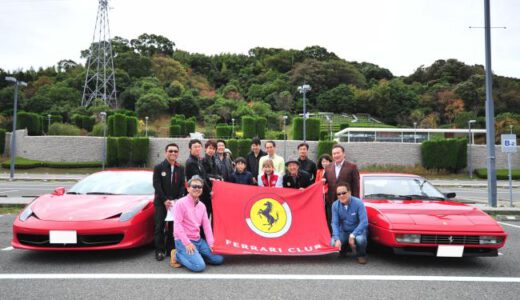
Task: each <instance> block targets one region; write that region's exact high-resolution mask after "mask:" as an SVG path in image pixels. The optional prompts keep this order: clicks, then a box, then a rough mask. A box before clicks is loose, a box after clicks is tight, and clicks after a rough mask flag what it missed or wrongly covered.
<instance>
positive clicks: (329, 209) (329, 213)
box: [325, 202, 332, 234]
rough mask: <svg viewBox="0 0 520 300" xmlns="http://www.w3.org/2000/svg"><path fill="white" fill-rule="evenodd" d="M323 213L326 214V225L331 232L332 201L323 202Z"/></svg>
mask: <svg viewBox="0 0 520 300" xmlns="http://www.w3.org/2000/svg"><path fill="white" fill-rule="evenodd" d="M325 215H326V216H327V226H328V227H329V232H330V234H332V225H331V223H332V203H328V202H325Z"/></svg>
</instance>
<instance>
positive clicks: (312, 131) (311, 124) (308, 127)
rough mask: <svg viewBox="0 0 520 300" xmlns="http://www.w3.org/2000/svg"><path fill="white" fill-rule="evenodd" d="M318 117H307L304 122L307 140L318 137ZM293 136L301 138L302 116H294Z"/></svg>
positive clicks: (314, 139)
mask: <svg viewBox="0 0 520 300" xmlns="http://www.w3.org/2000/svg"><path fill="white" fill-rule="evenodd" d="M320 123H321V121H320V119H318V118H308V119H307V122H306V123H305V132H306V133H307V136H306V138H307V140H308V141H317V140H319V137H320ZM293 138H294V139H295V140H303V118H300V117H298V118H294V121H293Z"/></svg>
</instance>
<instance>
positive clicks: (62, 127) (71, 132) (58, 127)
mask: <svg viewBox="0 0 520 300" xmlns="http://www.w3.org/2000/svg"><path fill="white" fill-rule="evenodd" d="M48 135H68V136H79V135H81V129H79V128H78V127H76V126H74V125H71V124H66V123H65V124H64V123H54V124H52V125H51V127H50V128H49V132H48Z"/></svg>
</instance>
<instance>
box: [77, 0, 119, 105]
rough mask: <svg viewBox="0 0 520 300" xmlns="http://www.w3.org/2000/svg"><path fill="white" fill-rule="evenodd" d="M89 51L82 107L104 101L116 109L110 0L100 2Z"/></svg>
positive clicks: (100, 0)
mask: <svg viewBox="0 0 520 300" xmlns="http://www.w3.org/2000/svg"><path fill="white" fill-rule="evenodd" d="M89 50H90V51H89V55H88V57H87V63H86V66H87V74H86V76H85V87H84V88H83V97H82V99H81V105H82V106H85V107H87V106H89V105H90V103H91V102H92V100H94V99H102V100H103V101H104V102H105V104H106V105H108V106H109V107H112V108H116V107H117V97H116V77H115V72H114V59H113V56H112V44H111V42H110V26H109V22H108V0H99V6H98V11H97V17H96V25H95V27H94V36H93V38H92V44H91V45H90V49H89Z"/></svg>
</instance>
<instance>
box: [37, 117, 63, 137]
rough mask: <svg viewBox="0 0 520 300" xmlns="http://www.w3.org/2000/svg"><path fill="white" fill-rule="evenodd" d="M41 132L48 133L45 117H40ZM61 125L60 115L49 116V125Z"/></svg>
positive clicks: (47, 121) (46, 118)
mask: <svg viewBox="0 0 520 300" xmlns="http://www.w3.org/2000/svg"><path fill="white" fill-rule="evenodd" d="M41 120H42V128H43V132H46V133H48V132H49V117H48V116H47V115H42V116H41ZM54 123H63V117H62V116H60V115H51V124H54Z"/></svg>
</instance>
